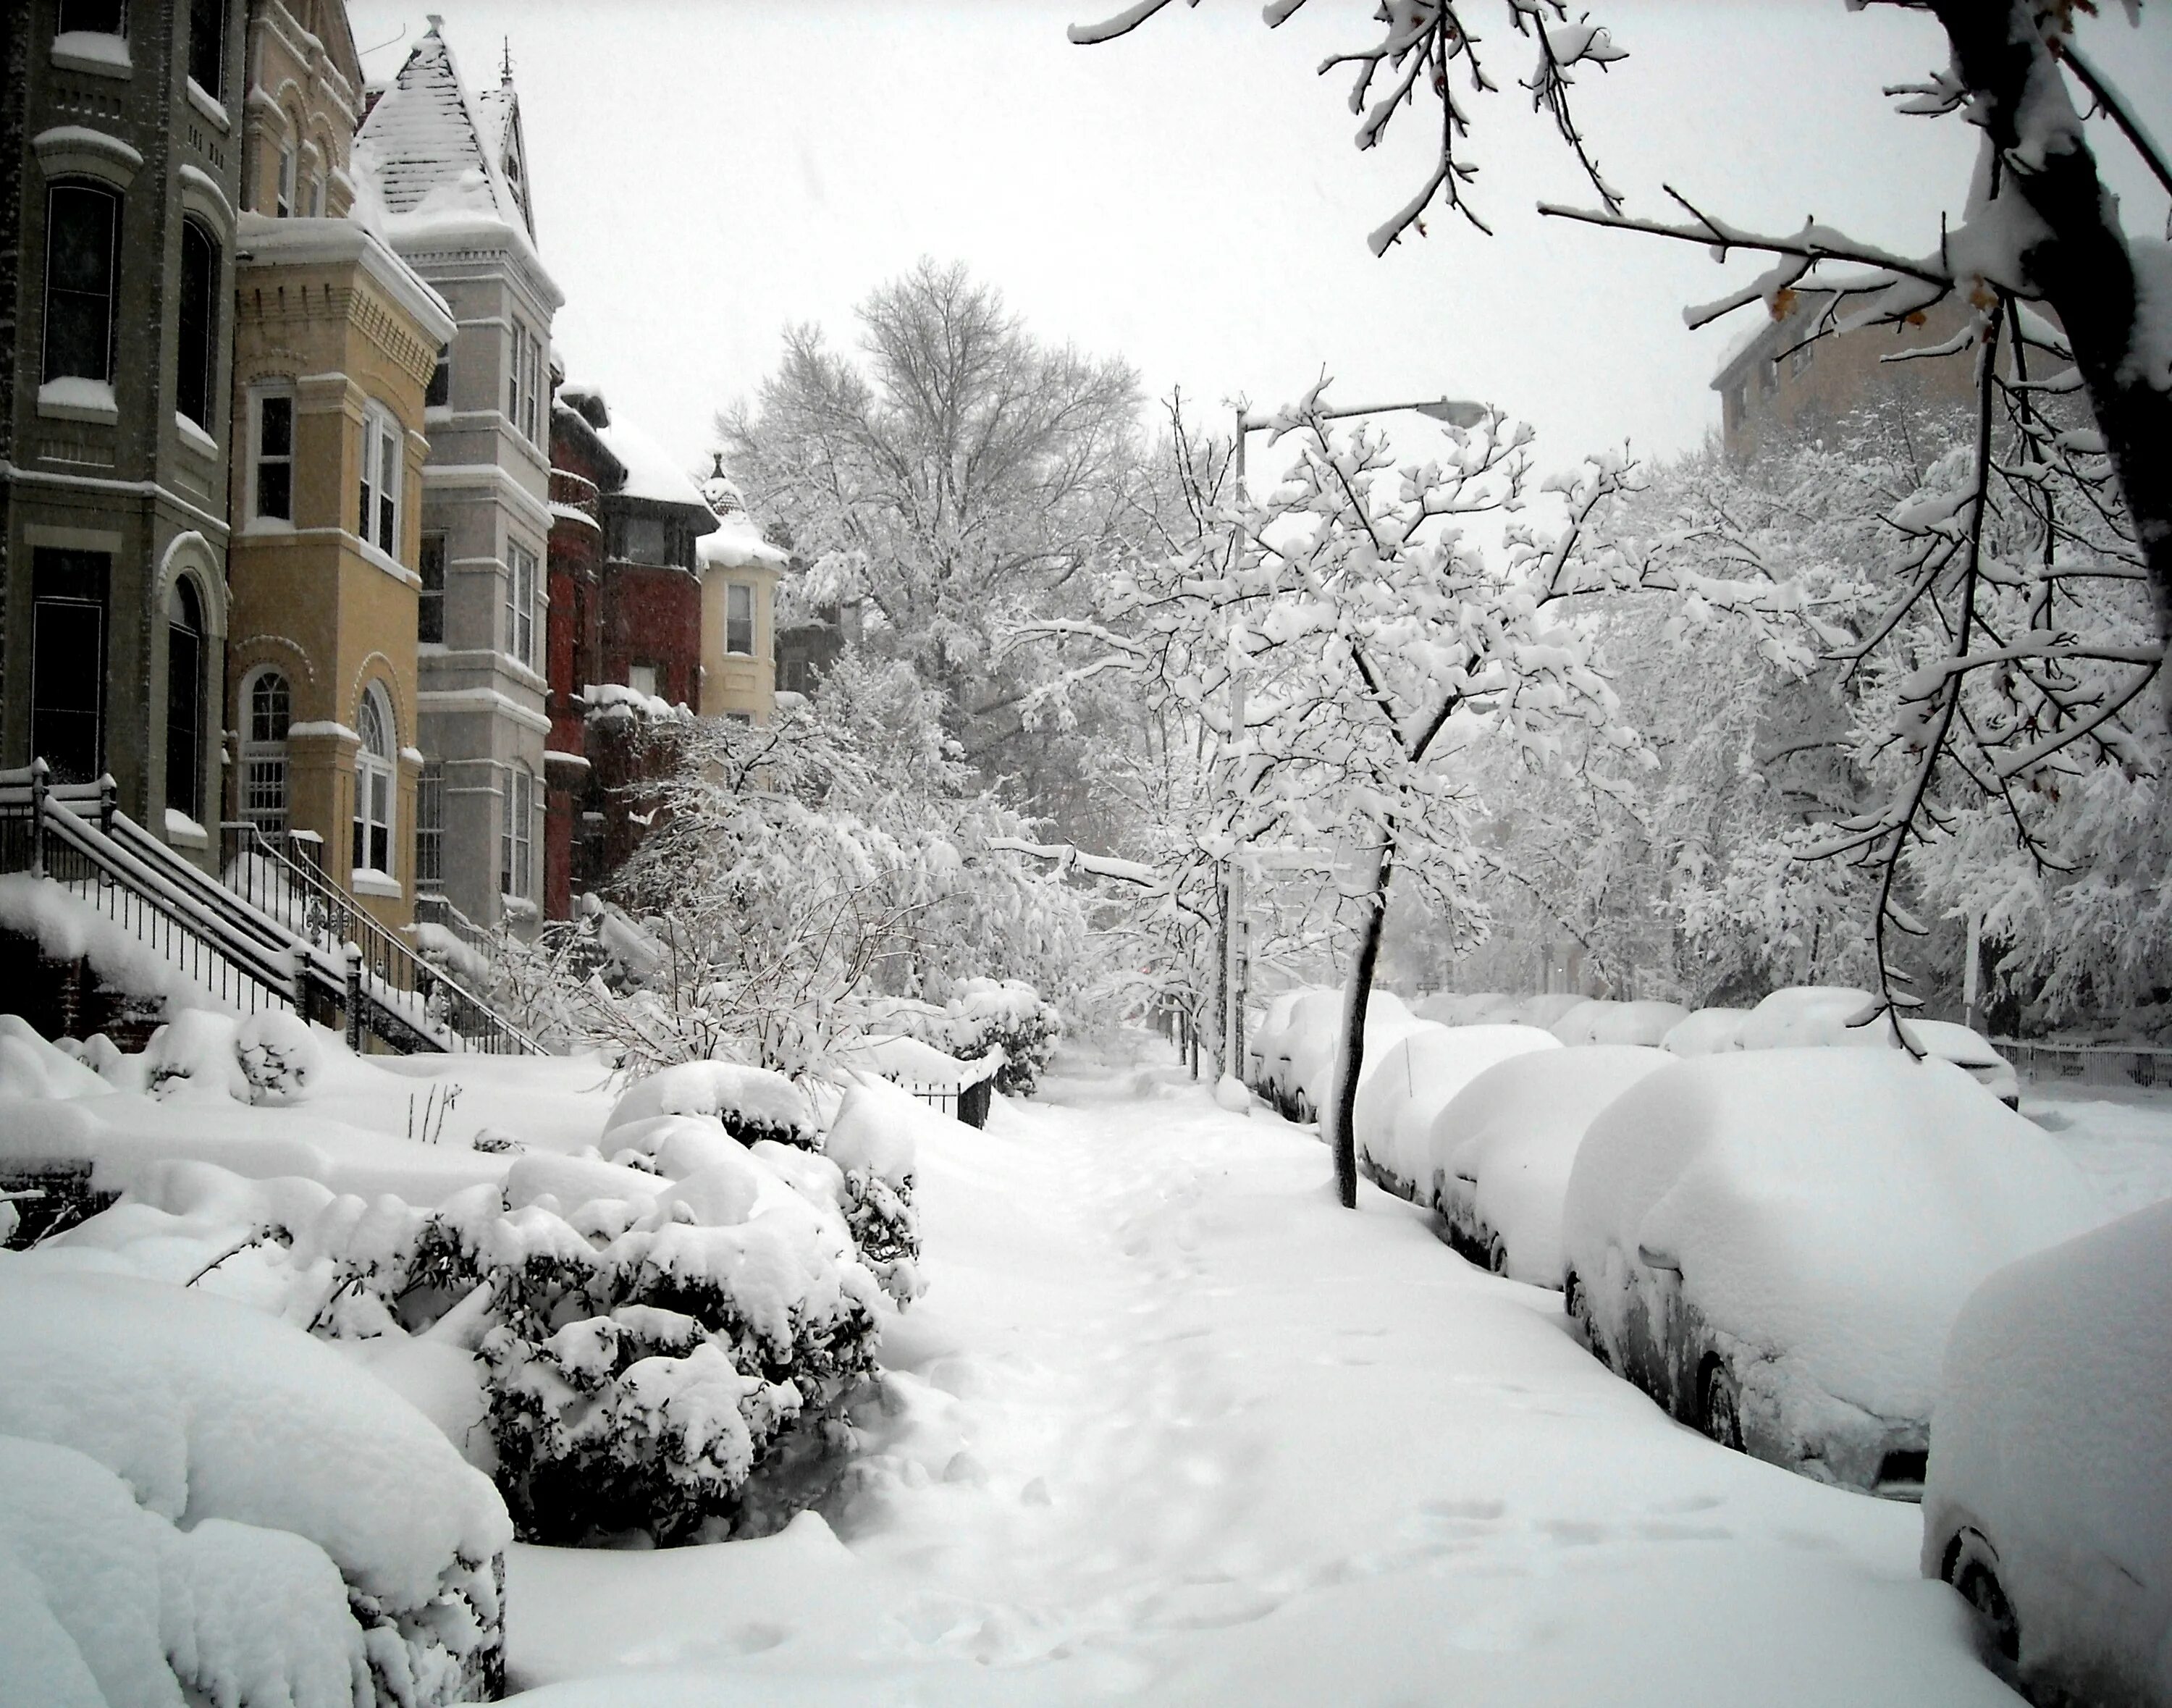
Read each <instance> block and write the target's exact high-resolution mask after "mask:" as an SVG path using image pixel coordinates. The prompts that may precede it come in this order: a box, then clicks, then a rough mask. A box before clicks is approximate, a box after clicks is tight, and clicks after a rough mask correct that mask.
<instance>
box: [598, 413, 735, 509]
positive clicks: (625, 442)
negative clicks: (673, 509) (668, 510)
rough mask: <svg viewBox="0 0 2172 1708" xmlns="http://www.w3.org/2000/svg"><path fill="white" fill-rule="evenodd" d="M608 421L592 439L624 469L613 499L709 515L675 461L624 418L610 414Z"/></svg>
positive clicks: (706, 505)
mask: <svg viewBox="0 0 2172 1708" xmlns="http://www.w3.org/2000/svg"><path fill="white" fill-rule="evenodd" d="M596 437H597V438H599V439H601V440H602V441H603V442H604V447H605V449H607V450H608V451H610V454H612V455H613V456H615V457H616V458H617V459H619V461H620V462H621V463H622V464H624V465H626V484H625V485H624V486H621V487H620V488H619V490H618V491H617V493H616V494H615V495H614V496H616V497H622V498H640V499H644V500H646V501H647V502H649V503H651V504H672V505H676V506H679V507H680V508H685V509H688V510H698V511H700V512H701V513H702V515H704V516H707V515H709V514H710V510H709V507H708V504H707V502H705V501H704V500H703V498H702V493H701V489H700V488H699V487H697V486H695V484H694V482H693V480H692V478H691V476H689V475H688V474H687V473H686V471H685V469H684V468H683V467H681V466H680V462H679V459H677V458H676V457H675V456H673V455H672V454H671V453H670V452H669V451H667V450H665V449H664V447H663V446H662V445H660V444H659V443H657V442H656V441H655V440H654V439H653V438H649V436H648V434H647V433H645V432H642V430H641V429H640V428H639V427H636V426H634V424H633V423H632V422H630V421H628V420H627V419H626V417H625V416H622V415H618V414H616V413H614V414H612V415H611V416H610V426H609V427H598V428H597V429H596Z"/></svg>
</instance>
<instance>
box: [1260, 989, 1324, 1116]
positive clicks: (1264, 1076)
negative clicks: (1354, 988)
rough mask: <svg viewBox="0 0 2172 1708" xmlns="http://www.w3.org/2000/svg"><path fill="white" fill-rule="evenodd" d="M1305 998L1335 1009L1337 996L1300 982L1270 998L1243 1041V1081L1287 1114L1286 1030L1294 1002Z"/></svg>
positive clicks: (1293, 1018)
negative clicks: (1324, 1002) (1264, 1011)
mask: <svg viewBox="0 0 2172 1708" xmlns="http://www.w3.org/2000/svg"><path fill="white" fill-rule="evenodd" d="M1307 997H1317V998H1325V1001H1326V1002H1327V1003H1328V1004H1330V1005H1334V1006H1336V1007H1337V1012H1339V1004H1340V1002H1341V997H1340V996H1338V995H1337V994H1336V992H1335V991H1330V990H1325V989H1323V988H1322V987H1320V986H1317V985H1300V986H1298V988H1297V989H1295V990H1293V991H1283V992H1282V993H1281V995H1279V996H1275V997H1273V998H1271V1000H1270V1001H1269V1002H1268V1003H1267V1007H1266V1013H1265V1015H1263V1016H1262V1017H1261V1019H1260V1022H1259V1023H1258V1024H1257V1025H1256V1026H1254V1027H1253V1028H1252V1029H1250V1032H1249V1033H1248V1034H1247V1035H1246V1037H1245V1082H1246V1083H1247V1084H1248V1085H1250V1087H1251V1088H1252V1089H1253V1090H1254V1091H1255V1092H1257V1093H1259V1094H1260V1095H1261V1097H1263V1098H1266V1100H1267V1101H1268V1102H1269V1103H1271V1104H1275V1105H1276V1106H1277V1108H1281V1109H1282V1113H1283V1114H1288V1113H1289V1110H1288V1109H1287V1108H1285V1107H1283V1100H1284V1098H1285V1096H1286V1094H1287V1093H1286V1091H1285V1082H1286V1081H1287V1079H1288V1073H1289V1039H1290V1029H1291V1027H1292V1026H1293V1025H1294V1024H1295V1023H1296V1015H1297V1010H1298V1004H1299V1003H1300V1002H1304V1000H1305V999H1306V998H1307Z"/></svg>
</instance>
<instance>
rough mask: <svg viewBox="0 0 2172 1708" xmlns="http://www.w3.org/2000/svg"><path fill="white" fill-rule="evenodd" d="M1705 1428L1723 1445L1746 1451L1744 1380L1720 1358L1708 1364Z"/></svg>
mask: <svg viewBox="0 0 2172 1708" xmlns="http://www.w3.org/2000/svg"><path fill="white" fill-rule="evenodd" d="M1704 1432H1705V1433H1706V1434H1707V1435H1708V1436H1710V1437H1712V1439H1713V1440H1714V1441H1716V1442H1718V1443H1719V1444H1720V1445H1721V1446H1722V1447H1725V1448H1734V1451H1735V1452H1737V1453H1740V1452H1742V1451H1743V1447H1742V1388H1741V1384H1740V1383H1738V1382H1736V1381H1735V1379H1734V1372H1733V1371H1732V1370H1729V1369H1728V1367H1727V1366H1726V1365H1725V1364H1724V1363H1723V1362H1721V1361H1720V1360H1718V1358H1712V1359H1709V1360H1707V1362H1706V1364H1705V1372H1704Z"/></svg>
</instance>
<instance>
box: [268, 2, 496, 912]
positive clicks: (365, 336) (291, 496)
mask: <svg viewBox="0 0 2172 1708" xmlns="http://www.w3.org/2000/svg"><path fill="white" fill-rule="evenodd" d="M247 48H248V63H249V67H250V82H251V87H252V89H254V90H255V92H256V93H255V98H254V99H252V100H251V101H250V110H249V117H248V121H247V126H246V135H245V161H244V166H245V171H244V181H245V185H246V189H245V196H246V198H247V200H246V206H245V207H244V209H243V212H242V213H241V216H240V220H239V231H240V237H241V244H242V249H243V251H244V259H243V260H242V263H241V266H240V268H239V273H238V276H237V281H236V282H237V291H236V297H235V325H236V331H235V346H234V401H233V420H234V423H235V427H236V444H237V448H238V451H239V454H237V455H236V457H235V458H234V466H233V470H232V475H231V480H230V488H229V498H230V502H231V506H232V514H233V516H234V539H233V545H232V549H231V552H230V555H229V562H228V572H229V575H230V577H231V579H232V584H233V590H234V594H233V610H232V613H231V615H230V618H229V621H228V683H229V688H230V696H229V700H228V711H227V719H228V723H227V727H228V728H229V729H230V730H232V731H233V732H234V744H235V752H234V765H233V768H232V776H233V799H232V802H231V807H230V811H231V814H232V816H233V817H234V819H236V820H237V821H239V822H243V823H247V824H253V825H255V827H256V829H257V830H260V831H261V832H263V833H264V834H265V835H266V836H267V837H270V838H272V840H273V841H275V842H277V841H280V840H281V839H282V838H285V837H288V836H293V835H298V836H300V837H301V838H303V839H304V840H305V841H310V842H314V844H315V846H316V848H317V850H318V855H317V857H318V858H319V859H320V860H321V861H322V862H323V865H324V867H325V870H326V871H327V872H328V873H330V874H331V876H333V877H334V878H336V879H337V880H338V881H339V882H340V883H341V884H342V885H345V886H347V887H348V888H350V889H352V893H353V894H354V895H355V896H356V898H357V900H358V901H359V902H360V903H361V905H363V907H365V908H367V909H368V910H370V911H371V912H372V913H374V914H375V915H376V916H378V917H379V920H380V921H381V922H382V923H384V924H386V925H389V926H394V927H397V926H401V925H405V924H406V923H408V922H409V921H410V920H411V917H412V916H413V910H414V901H415V880H416V871H415V867H416V859H417V841H416V829H417V789H418V785H419V782H420V779H421V776H422V753H421V751H420V746H419V744H420V742H421V739H422V737H421V733H420V729H421V718H420V712H419V708H418V703H417V692H418V682H417V668H416V665H417V653H416V637H417V626H418V621H419V620H420V615H421V593H422V572H421V569H420V564H421V561H422V526H423V516H422V512H423V487H422V470H423V464H424V459H425V458H426V455H427V450H428V442H427V439H426V438H425V437H424V432H423V426H424V419H423V418H424V412H425V411H424V403H423V397H424V390H425V388H426V387H427V384H429V382H430V379H431V378H432V376H433V373H435V372H436V370H437V368H438V353H439V352H440V351H442V350H443V349H444V347H445V346H446V345H447V344H448V343H449V341H450V340H451V339H452V337H453V335H454V325H453V320H452V316H451V314H449V312H448V310H447V308H446V305H445V303H444V299H443V298H440V297H439V296H438V293H436V292H435V291H434V290H433V289H432V288H431V287H429V286H428V285H427V284H426V283H424V282H423V281H422V279H421V278H420V277H418V276H417V274H416V272H415V271H414V270H413V269H412V268H411V267H410V266H408V265H407V264H406V262H405V261H404V260H401V258H400V257H399V256H398V255H395V254H394V253H393V251H392V250H390V248H389V247H388V246H387V245H386V244H385V243H384V241H383V239H380V238H379V236H378V235H377V234H375V233H374V231H373V230H371V229H370V228H369V227H368V226H367V225H365V224H363V223H360V222H358V221H357V220H355V219H353V218H349V217H348V214H349V210H350V207H351V204H352V200H353V185H352V176H351V174H350V159H349V150H350V148H351V147H352V137H353V135H354V128H355V124H356V121H357V120H358V117H359V115H360V110H361V101H362V73H361V68H360V66H359V64H358V62H357V59H356V56H355V50H354V42H353V38H352V35H351V33H350V32H349V30H348V28H347V16H346V8H344V7H343V6H341V4H339V3H338V0H294V3H293V6H292V8H290V7H289V6H288V4H286V3H282V0H250V6H249V17H248V35H247ZM424 852H425V854H426V855H427V853H429V852H430V849H429V846H428V845H427V842H426V843H425V844H424Z"/></svg>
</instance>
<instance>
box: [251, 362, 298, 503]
mask: <svg viewBox="0 0 2172 1708" xmlns="http://www.w3.org/2000/svg"><path fill="white" fill-rule="evenodd" d="M271 401H278V402H283V403H284V404H285V405H286V406H287V452H286V454H285V455H284V456H277V457H272V456H266V454H264V406H265V404H266V403H267V402H271ZM299 425H300V411H299V409H298V406H297V404H296V402H295V399H294V388H293V386H291V385H288V384H269V385H256V386H251V387H250V391H249V521H248V523H247V524H244V525H245V526H255V524H260V523H269V524H272V525H273V526H275V527H280V528H292V527H293V525H294V437H295V432H296V430H297V429H298V427H299ZM266 463H283V464H285V465H286V467H287V513H286V514H285V515H284V516H271V515H266V513H265V511H264V498H263V491H262V489H261V486H260V484H259V481H260V480H261V475H262V473H263V469H264V465H266Z"/></svg>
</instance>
